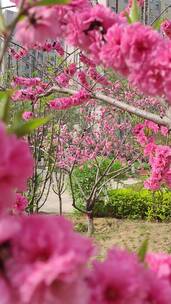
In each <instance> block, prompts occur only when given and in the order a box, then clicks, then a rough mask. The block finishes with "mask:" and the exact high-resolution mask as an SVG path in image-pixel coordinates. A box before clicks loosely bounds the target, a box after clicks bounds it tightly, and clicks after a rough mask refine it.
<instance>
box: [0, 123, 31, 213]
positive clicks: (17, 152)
mask: <svg viewBox="0 0 171 304" xmlns="http://www.w3.org/2000/svg"><path fill="white" fill-rule="evenodd" d="M0 139H1V140H0V154H1V160H0V210H1V212H2V211H3V210H5V209H6V210H7V208H8V207H10V206H12V203H13V202H14V201H15V191H16V189H17V190H19V191H24V190H26V186H27V179H28V178H29V177H31V176H32V170H33V159H32V156H31V153H30V151H29V148H28V145H27V143H26V142H24V141H23V140H21V139H18V138H17V137H16V136H15V135H14V134H11V135H9V134H7V132H6V130H5V127H4V125H3V124H2V123H1V125H0Z"/></svg>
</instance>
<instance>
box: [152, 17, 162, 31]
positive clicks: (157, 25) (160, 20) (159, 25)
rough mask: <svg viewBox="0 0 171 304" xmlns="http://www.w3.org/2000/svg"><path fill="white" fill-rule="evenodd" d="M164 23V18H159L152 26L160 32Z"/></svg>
mask: <svg viewBox="0 0 171 304" xmlns="http://www.w3.org/2000/svg"><path fill="white" fill-rule="evenodd" d="M163 21H164V18H158V19H157V20H156V21H155V22H154V23H153V25H152V27H153V29H155V30H157V31H158V30H159V29H160V27H161V24H162V23H163Z"/></svg>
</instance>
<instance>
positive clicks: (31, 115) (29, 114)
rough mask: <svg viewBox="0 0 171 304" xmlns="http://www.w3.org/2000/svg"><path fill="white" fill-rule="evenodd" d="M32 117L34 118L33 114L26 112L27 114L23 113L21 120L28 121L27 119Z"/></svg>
mask: <svg viewBox="0 0 171 304" xmlns="http://www.w3.org/2000/svg"><path fill="white" fill-rule="evenodd" d="M33 116H34V114H33V112H29V111H28V112H24V113H23V115H22V118H23V119H24V120H29V119H31V118H33Z"/></svg>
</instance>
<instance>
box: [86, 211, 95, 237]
mask: <svg viewBox="0 0 171 304" xmlns="http://www.w3.org/2000/svg"><path fill="white" fill-rule="evenodd" d="M87 227H88V230H87V233H88V236H92V235H93V233H94V219H93V213H88V214H87Z"/></svg>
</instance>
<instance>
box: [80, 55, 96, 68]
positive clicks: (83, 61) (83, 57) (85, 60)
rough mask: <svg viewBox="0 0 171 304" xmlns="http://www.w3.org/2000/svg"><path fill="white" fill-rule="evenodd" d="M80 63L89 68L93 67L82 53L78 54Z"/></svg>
mask: <svg viewBox="0 0 171 304" xmlns="http://www.w3.org/2000/svg"><path fill="white" fill-rule="evenodd" d="M80 61H81V62H82V63H84V64H86V65H87V66H89V67H95V66H96V65H95V63H94V62H93V61H92V60H91V59H90V58H88V57H87V56H85V55H84V54H83V53H80Z"/></svg>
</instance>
